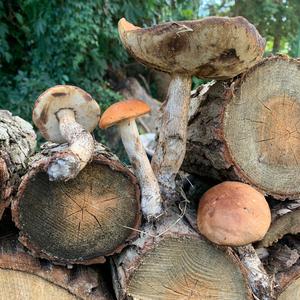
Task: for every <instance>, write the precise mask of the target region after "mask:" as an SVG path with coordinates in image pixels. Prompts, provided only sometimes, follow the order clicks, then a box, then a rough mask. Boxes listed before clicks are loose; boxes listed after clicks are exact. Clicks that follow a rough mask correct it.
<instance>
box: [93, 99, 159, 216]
mask: <svg viewBox="0 0 300 300" xmlns="http://www.w3.org/2000/svg"><path fill="white" fill-rule="evenodd" d="M149 112H150V107H149V105H147V104H146V103H144V102H143V101H141V100H139V99H128V100H125V101H121V102H117V103H115V104H113V105H111V106H110V107H109V108H108V109H107V110H106V111H105V112H104V113H103V115H102V117H101V119H100V122H99V127H100V128H102V129H105V128H108V127H110V126H113V125H118V126H119V131H120V135H121V138H122V141H123V144H124V147H125V150H126V152H127V154H128V157H129V159H130V161H131V164H132V167H133V168H134V173H135V175H136V177H137V179H138V181H139V184H140V187H141V193H142V200H141V202H142V203H141V207H142V212H143V215H144V217H145V218H146V219H148V220H149V219H155V218H158V217H159V216H160V215H161V214H162V211H163V210H162V199H161V196H160V188H159V185H158V181H157V179H156V177H155V175H154V173H153V170H152V168H151V165H150V162H149V160H148V157H147V155H146V152H145V149H144V147H143V144H142V142H141V139H140V135H139V132H138V129H137V126H136V123H135V118H138V117H140V116H142V115H145V114H147V113H149Z"/></svg>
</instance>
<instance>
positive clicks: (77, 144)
mask: <svg viewBox="0 0 300 300" xmlns="http://www.w3.org/2000/svg"><path fill="white" fill-rule="evenodd" d="M56 117H57V119H58V122H59V130H60V133H61V135H62V137H63V138H64V139H65V140H66V141H67V142H68V144H69V150H68V155H64V156H62V155H59V157H57V158H55V159H54V160H53V161H52V162H51V163H50V165H49V167H48V170H47V173H48V175H49V179H50V180H52V181H55V180H67V179H71V178H74V177H76V176H77V175H78V173H79V172H80V171H81V170H82V169H83V168H84V167H85V166H86V164H87V163H88V162H89V160H90V159H91V157H92V155H93V150H94V139H93V137H92V135H91V134H90V133H89V132H88V131H87V130H85V129H84V128H83V127H82V126H81V125H80V124H79V123H77V122H76V120H75V113H74V111H73V110H72V109H61V110H60V111H58V112H57V114H56Z"/></svg>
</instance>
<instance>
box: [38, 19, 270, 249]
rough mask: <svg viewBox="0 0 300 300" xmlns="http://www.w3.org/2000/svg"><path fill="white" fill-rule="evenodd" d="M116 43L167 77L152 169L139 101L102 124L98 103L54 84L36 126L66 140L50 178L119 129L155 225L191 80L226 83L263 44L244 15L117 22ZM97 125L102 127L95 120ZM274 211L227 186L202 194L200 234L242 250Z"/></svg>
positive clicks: (42, 100) (238, 187)
mask: <svg viewBox="0 0 300 300" xmlns="http://www.w3.org/2000/svg"><path fill="white" fill-rule="evenodd" d="M119 34H120V38H121V41H122V43H123V45H124V46H125V48H126V49H127V50H128V52H129V53H130V54H131V55H132V56H134V57H135V58H136V59H137V60H138V61H140V62H141V63H143V64H145V65H148V66H150V67H152V68H155V69H158V70H160V71H163V72H167V73H170V74H171V77H172V80H171V83H170V86H169V90H168V97H167V101H166V105H165V106H164V107H163V115H162V120H161V128H160V131H159V138H158V146H157V149H156V151H155V153H154V156H153V159H152V163H151V164H150V162H149V160H148V158H147V155H146V152H145V150H144V148H143V145H142V143H141V140H140V137H139V132H138V129H137V125H136V122H135V119H136V118H138V117H140V116H142V115H144V114H147V113H149V112H150V107H149V106H148V105H147V104H145V103H144V102H143V101H141V100H139V99H129V100H125V101H121V102H118V103H115V104H113V105H112V106H110V107H109V108H108V109H107V110H106V111H105V112H104V113H103V115H102V117H101V119H100V108H99V105H98V104H97V102H96V101H95V100H94V99H93V98H92V97H91V95H89V94H88V93H86V92H85V91H83V90H82V89H80V88H78V87H75V86H69V85H58V86H55V87H52V88H50V89H48V90H47V91H45V92H44V93H43V94H42V95H40V97H39V98H38V99H37V101H36V104H35V107H34V110H33V121H34V123H35V125H36V126H37V127H38V128H39V130H40V132H41V134H42V135H43V137H44V138H45V139H47V140H48V141H51V142H54V143H65V142H67V143H68V145H69V147H68V149H67V150H65V151H64V152H60V153H57V154H56V155H55V157H53V158H52V160H51V162H50V164H49V166H48V170H47V172H48V175H49V179H50V180H64V181H66V180H69V179H72V178H74V177H76V176H77V174H78V173H79V172H80V171H81V170H82V169H83V168H84V167H85V166H86V164H87V163H88V162H89V161H90V160H91V158H92V154H93V150H94V139H93V136H92V135H91V132H92V131H93V130H94V129H95V127H96V126H97V124H98V123H99V126H100V128H102V129H105V128H108V127H110V126H113V125H115V126H118V129H119V132H120V135H121V138H122V142H123V145H124V147H125V150H126V152H127V154H128V157H129V159H130V162H131V165H132V167H133V169H134V173H135V175H136V177H137V178H138V181H139V184H140V187H141V208H142V212H143V215H144V217H145V219H147V220H148V221H150V220H151V221H155V220H156V219H157V218H159V217H160V216H161V215H162V214H163V213H164V208H163V199H164V202H166V201H167V200H168V199H167V198H168V195H169V194H170V191H172V190H173V191H174V190H175V189H176V175H177V173H178V171H179V169H180V166H181V164H182V161H183V159H184V155H185V144H186V132H187V122H188V110H189V104H190V92H191V84H192V76H197V77H200V78H206V79H228V78H233V77H234V76H236V75H238V74H240V73H242V72H243V71H245V70H246V69H247V68H249V67H251V66H253V65H254V64H256V63H257V61H259V60H260V59H261V57H262V54H263V51H264V45H265V41H264V39H262V38H261V36H260V35H259V33H258V32H257V31H256V29H255V27H254V26H253V25H252V24H250V23H249V22H248V21H247V20H245V19H244V18H242V17H236V18H217V17H214V18H206V19H203V20H198V21H189V22H170V23H165V24H162V25H158V26H154V27H152V28H148V29H142V28H139V27H136V26H134V25H132V24H130V23H129V22H127V21H126V20H125V19H124V18H123V19H121V20H120V21H119ZM99 119H100V121H99ZM270 222H271V213H270V209H269V206H268V204H267V202H266V200H265V198H264V196H263V195H262V194H261V193H260V192H258V191H256V190H255V189H254V188H252V187H250V186H248V185H246V184H243V183H239V182H224V183H221V184H219V185H217V186H215V187H213V188H212V189H210V190H209V191H207V192H206V193H205V194H204V196H203V197H202V199H201V201H200V205H199V208H198V217H197V223H198V228H199V231H200V232H201V233H202V234H203V235H204V236H206V237H207V238H208V239H209V240H211V241H212V242H214V243H216V244H219V245H230V246H240V245H245V244H249V243H251V242H254V241H257V240H260V239H262V238H263V236H264V235H265V233H266V232H267V230H268V228H269V226H270Z"/></svg>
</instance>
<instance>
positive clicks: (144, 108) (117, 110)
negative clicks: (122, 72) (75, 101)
mask: <svg viewBox="0 0 300 300" xmlns="http://www.w3.org/2000/svg"><path fill="white" fill-rule="evenodd" d="M150 111H151V109H150V106H149V105H148V104H146V103H145V102H143V101H141V100H139V99H128V100H124V101H120V102H117V103H114V104H113V105H111V106H110V107H109V108H108V109H107V110H106V111H105V112H104V113H103V115H102V117H101V119H100V122H99V127H100V128H102V129H105V128H108V127H110V126H113V125H115V124H117V123H120V122H122V121H125V120H128V119H132V118H138V117H140V116H142V115H145V114H147V113H149V112H150Z"/></svg>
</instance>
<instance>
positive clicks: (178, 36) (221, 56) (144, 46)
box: [118, 17, 265, 79]
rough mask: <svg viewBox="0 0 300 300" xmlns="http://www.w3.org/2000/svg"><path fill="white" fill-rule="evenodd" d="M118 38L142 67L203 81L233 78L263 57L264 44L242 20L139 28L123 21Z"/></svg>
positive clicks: (220, 18) (169, 24) (249, 25)
mask: <svg viewBox="0 0 300 300" xmlns="http://www.w3.org/2000/svg"><path fill="white" fill-rule="evenodd" d="M118 27H119V35H120V38H121V41H122V43H123V44H124V46H125V48H126V49H127V51H128V52H129V53H130V54H131V55H132V56H133V57H134V58H135V59H137V60H138V61H140V62H141V63H143V64H145V65H148V66H150V67H152V68H154V69H158V70H161V71H164V72H167V73H188V74H191V75H196V76H198V77H202V78H212V79H226V78H232V77H234V76H236V75H238V74H240V73H242V72H244V71H245V70H246V69H248V68H250V67H252V66H253V65H254V64H256V62H257V61H259V60H260V59H261V57H262V55H263V52H264V47H265V40H264V39H263V38H262V37H261V36H260V34H259V33H258V31H257V30H256V28H255V27H254V26H253V25H252V24H251V23H249V22H248V21H247V20H246V19H245V18H243V17H235V18H228V17H208V18H205V19H201V20H195V21H178V22H169V23H164V24H161V25H157V26H153V27H150V28H146V29H143V28H139V27H136V26H134V25H132V24H130V23H129V22H127V21H126V20H125V19H124V18H122V19H121V20H120V21H119V25H118Z"/></svg>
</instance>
